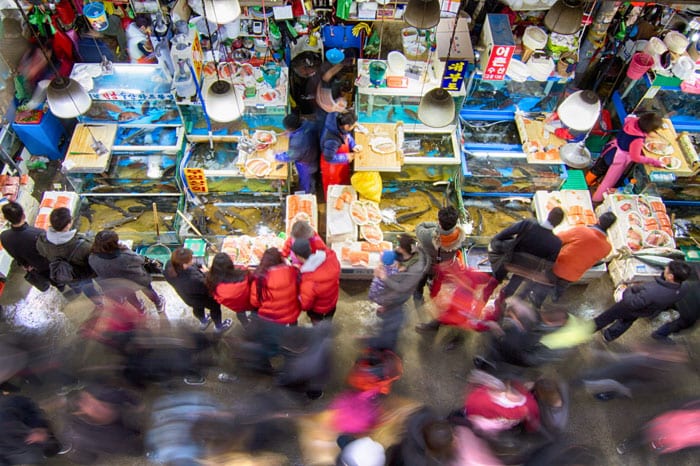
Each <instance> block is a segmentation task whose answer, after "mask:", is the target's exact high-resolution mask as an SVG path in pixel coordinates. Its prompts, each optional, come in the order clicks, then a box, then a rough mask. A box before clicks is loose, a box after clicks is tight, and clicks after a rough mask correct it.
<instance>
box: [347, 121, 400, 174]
mask: <svg viewBox="0 0 700 466" xmlns="http://www.w3.org/2000/svg"><path fill="white" fill-rule="evenodd" d="M362 126H364V127H365V128H367V130H368V132H367V134H364V133H360V132H359V131H355V143H357V144H359V145H360V146H362V150H361V151H360V152H358V153H357V154H356V155H355V165H354V169H355V171H378V172H400V171H401V165H402V164H403V151H402V149H401V147H402V146H403V123H391V124H388V123H376V124H373V123H362ZM379 137H382V138H389V139H391V140H392V141H393V142H394V144H395V146H396V150H395V151H393V152H390V153H379V152H377V151H375V150H374V149H373V148H372V140H373V139H374V138H379Z"/></svg>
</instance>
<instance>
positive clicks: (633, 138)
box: [591, 113, 663, 202]
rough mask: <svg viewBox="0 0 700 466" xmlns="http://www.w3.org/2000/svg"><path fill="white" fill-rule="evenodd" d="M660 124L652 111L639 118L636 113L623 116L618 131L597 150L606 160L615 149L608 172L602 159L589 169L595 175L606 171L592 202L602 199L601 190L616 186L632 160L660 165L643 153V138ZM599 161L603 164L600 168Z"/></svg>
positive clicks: (603, 191)
mask: <svg viewBox="0 0 700 466" xmlns="http://www.w3.org/2000/svg"><path fill="white" fill-rule="evenodd" d="M662 126H663V120H662V119H661V117H660V116H659V115H657V114H655V113H644V114H642V115H640V116H639V118H637V117H636V116H629V117H627V118H625V123H624V125H623V127H622V131H620V132H619V133H618V135H617V137H616V138H615V140H614V141H613V142H611V143H608V145H607V146H606V147H605V148H603V152H602V153H601V154H600V158H601V160H602V161H607V160H609V158H610V154H613V153H614V156H613V160H612V163H611V164H610V166H609V168H607V172H606V171H605V167H604V166H605V165H606V164H605V163H603V164H599V163H596V164H595V165H594V168H592V169H591V172H592V173H593V174H595V175H596V176H601V175H602V173H605V176H604V178H603V180H602V181H601V182H600V184H599V185H598V189H596V191H595V193H594V194H593V198H592V199H593V202H602V201H603V194H604V193H606V192H607V191H608V190H609V189H612V188H615V186H617V184H618V183H619V182H620V179H621V178H622V177H623V176H624V174H625V173H626V172H627V169H628V168H629V167H630V165H632V163H644V164H647V165H653V166H654V167H663V163H662V162H661V161H660V160H658V159H655V158H652V157H646V156H645V155H643V154H642V148H643V147H644V139H645V138H646V137H647V136H648V135H649V134H650V133H653V132H655V131H657V130H658V129H660V128H661V127H662ZM601 165H602V168H600V167H601ZM596 167H598V168H596ZM596 171H597V172H596Z"/></svg>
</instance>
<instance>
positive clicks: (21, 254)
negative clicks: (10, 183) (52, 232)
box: [0, 201, 51, 291]
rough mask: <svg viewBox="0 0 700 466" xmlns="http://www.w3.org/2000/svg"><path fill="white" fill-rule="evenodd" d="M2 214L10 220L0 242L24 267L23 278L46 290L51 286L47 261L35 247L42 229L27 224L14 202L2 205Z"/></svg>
mask: <svg viewBox="0 0 700 466" xmlns="http://www.w3.org/2000/svg"><path fill="white" fill-rule="evenodd" d="M2 214H3V216H4V217H5V220H7V221H8V222H10V228H8V229H7V230H5V231H3V232H2V233H1V234H0V244H2V247H3V248H4V249H5V251H7V253H8V254H9V255H10V256H12V258H13V259H14V260H15V262H17V264H19V265H21V266H22V267H23V268H24V270H25V271H26V274H25V275H24V279H25V280H27V281H28V282H29V283H30V284H32V285H33V286H34V287H35V288H36V289H38V290H39V291H46V290H48V289H49V287H50V286H51V279H50V273H49V261H48V260H46V258H45V257H44V256H42V255H41V254H39V251H37V249H36V241H37V238H39V235H41V233H42V232H43V231H42V230H41V229H40V228H36V227H31V226H29V225H28V224H27V218H26V217H25V215H24V209H22V206H21V205H19V204H18V203H16V202H12V201H10V202H8V203H7V204H5V205H4V206H2Z"/></svg>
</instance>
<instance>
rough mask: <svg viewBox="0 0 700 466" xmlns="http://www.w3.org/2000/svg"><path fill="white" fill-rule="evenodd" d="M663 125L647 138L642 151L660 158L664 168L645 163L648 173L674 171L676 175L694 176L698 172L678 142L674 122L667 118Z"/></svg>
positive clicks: (649, 155)
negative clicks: (689, 162)
mask: <svg viewBox="0 0 700 466" xmlns="http://www.w3.org/2000/svg"><path fill="white" fill-rule="evenodd" d="M663 121H664V124H663V127H661V128H660V129H658V130H657V131H655V132H654V133H653V134H652V135H651V136H649V137H648V138H646V139H645V141H644V145H643V146H642V147H643V148H642V152H643V153H644V155H646V156H647V157H652V158H655V159H660V160H661V162H663V163H664V167H663V168H657V167H654V166H652V165H649V164H644V170H645V171H646V173H647V174H649V175H650V174H652V173H654V172H662V173H673V174H674V175H675V176H681V177H683V176H693V175H695V173H696V172H697V170H694V169H693V168H692V167H691V166H690V165H689V164H688V161H687V160H686V158H685V155H684V153H683V151H682V150H681V147H680V145H679V143H678V135H677V134H676V130H675V128H674V127H673V123H671V120H669V119H668V118H665V119H664V120H663Z"/></svg>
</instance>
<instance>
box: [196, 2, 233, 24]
mask: <svg viewBox="0 0 700 466" xmlns="http://www.w3.org/2000/svg"><path fill="white" fill-rule="evenodd" d="M202 3H203V4H204V10H205V11H207V12H209V14H210V15H211V16H213V19H214V22H215V23H216V24H228V23H231V22H233V21H236V20H237V19H238V17H239V16H241V5H240V4H239V3H238V0H203V1H202Z"/></svg>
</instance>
